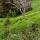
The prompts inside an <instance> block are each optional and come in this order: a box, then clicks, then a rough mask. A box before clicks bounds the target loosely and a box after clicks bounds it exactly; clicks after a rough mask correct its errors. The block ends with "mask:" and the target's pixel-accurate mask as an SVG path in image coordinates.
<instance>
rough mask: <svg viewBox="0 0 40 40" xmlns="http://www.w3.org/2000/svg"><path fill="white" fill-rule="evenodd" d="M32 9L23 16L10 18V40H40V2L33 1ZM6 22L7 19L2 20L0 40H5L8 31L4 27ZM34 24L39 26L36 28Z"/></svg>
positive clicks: (0, 19)
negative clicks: (4, 36) (5, 33)
mask: <svg viewBox="0 0 40 40" xmlns="http://www.w3.org/2000/svg"><path fill="white" fill-rule="evenodd" d="M32 8H33V9H32V10H31V11H29V12H27V13H24V14H23V15H21V16H18V17H15V18H9V21H10V24H9V25H8V30H9V33H10V37H8V39H9V40H33V39H34V40H37V39H38V40H40V0H32ZM6 20H7V18H0V40H3V39H2V37H3V35H4V31H5V30H6V28H5V27H6V26H4V23H5V22H6ZM33 24H35V25H37V26H36V28H35V25H33ZM32 27H34V28H35V29H37V30H38V31H36V32H33V31H34V30H32ZM37 33H38V34H37ZM23 36H24V37H23ZM26 36H27V37H26ZM32 36H33V37H34V38H33V37H32ZM35 36H36V37H37V38H36V37H35ZM18 37H19V38H18ZM4 40H5V38H4Z"/></svg>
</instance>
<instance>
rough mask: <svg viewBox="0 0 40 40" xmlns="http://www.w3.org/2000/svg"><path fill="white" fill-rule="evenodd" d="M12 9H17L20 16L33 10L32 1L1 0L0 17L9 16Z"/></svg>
mask: <svg viewBox="0 0 40 40" xmlns="http://www.w3.org/2000/svg"><path fill="white" fill-rule="evenodd" d="M10 9H12V10H14V9H15V10H16V12H17V13H18V14H20V13H22V12H26V11H29V10H31V9H32V7H31V0H0V10H1V11H0V16H1V15H2V16H4V15H5V16H7V14H8V12H9V10H10ZM19 12H20V13H19Z"/></svg>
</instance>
